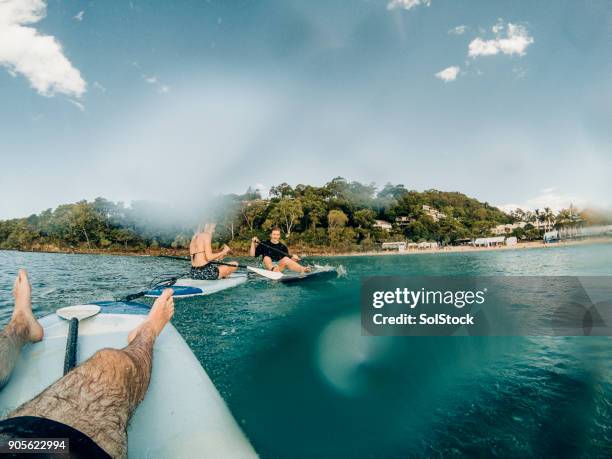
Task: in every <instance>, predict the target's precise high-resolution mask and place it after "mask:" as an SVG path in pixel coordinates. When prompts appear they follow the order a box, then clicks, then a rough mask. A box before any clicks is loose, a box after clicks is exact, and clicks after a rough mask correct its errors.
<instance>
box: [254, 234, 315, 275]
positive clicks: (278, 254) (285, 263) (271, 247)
mask: <svg viewBox="0 0 612 459" xmlns="http://www.w3.org/2000/svg"><path fill="white" fill-rule="evenodd" d="M280 238H281V230H280V228H279V227H274V228H272V231H271V232H270V239H269V240H267V241H265V242H260V241H259V239H258V238H257V236H255V237H254V238H253V239H251V248H250V249H249V255H250V256H252V257H262V258H263V264H264V266H265V267H266V269H268V270H270V271H279V272H282V271H284V270H285V268H289V269H290V270H291V271H295V272H298V273H307V272H310V268H308V267H307V266H302V265H300V264H299V263H298V261H300V257H298V256H297V255H289V249H288V248H287V246H286V245H285V244H283V243H281V241H280Z"/></svg>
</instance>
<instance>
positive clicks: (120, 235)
mask: <svg viewBox="0 0 612 459" xmlns="http://www.w3.org/2000/svg"><path fill="white" fill-rule="evenodd" d="M202 219H211V220H215V221H217V223H218V231H217V233H218V239H219V240H222V241H224V242H228V243H230V244H231V245H232V246H233V247H234V248H236V249H238V251H240V250H244V249H245V248H246V246H247V244H248V241H249V239H250V238H251V237H252V236H254V235H257V236H259V237H264V236H265V235H266V233H267V232H268V231H269V230H270V228H271V227H273V226H275V225H278V226H280V227H281V228H282V230H283V233H284V234H283V236H284V237H285V239H286V240H288V241H289V242H290V243H291V244H294V245H297V246H299V247H301V248H302V249H308V248H311V249H313V250H325V251H348V250H371V249H373V248H375V247H376V244H378V243H380V242H382V241H385V240H411V241H415V242H418V241H436V242H440V243H442V244H445V243H454V242H455V241H457V240H458V239H464V238H473V237H479V236H486V235H488V234H490V230H491V228H493V227H494V226H495V225H498V224H502V223H510V222H512V221H513V217H511V216H509V215H507V214H505V213H503V212H502V211H500V210H499V209H497V208H496V207H493V206H490V205H489V204H487V203H482V202H479V201H477V200H476V199H473V198H470V197H468V196H466V195H464V194H461V193H458V192H444V191H438V190H427V191H423V192H418V191H414V190H408V189H407V188H405V187H404V186H403V185H392V184H387V185H385V186H384V187H383V188H382V189H377V188H376V186H375V185H374V184H362V183H359V182H349V181H347V180H345V179H343V178H341V177H337V178H335V179H333V180H331V181H330V182H328V183H326V184H325V185H323V186H311V185H297V186H295V187H292V186H290V185H288V184H286V183H282V184H280V185H277V186H274V187H272V188H271V190H270V193H269V197H267V198H266V199H262V197H261V196H260V195H259V193H258V192H257V191H253V190H248V191H247V192H246V193H245V194H242V195H238V194H231V195H223V196H219V197H218V198H217V199H216V200H215V206H214V208H212V209H211V208H208V209H196V210H194V212H193V214H192V215H190V216H189V217H187V218H186V217H185V216H184V215H179V214H178V213H177V212H176V211H175V210H174V209H173V208H172V207H170V206H162V205H160V204H157V203H155V204H154V203H148V202H133V203H132V204H131V205H129V206H126V205H124V204H123V203H114V202H110V201H108V200H106V199H103V198H97V199H96V200H94V201H93V202H87V201H80V202H77V203H74V204H64V205H61V206H59V207H57V208H56V209H55V210H51V209H49V210H46V211H44V212H41V213H40V214H38V215H31V216H29V217H27V218H19V219H12V220H6V221H2V222H0V248H11V249H24V250H30V249H34V250H105V251H144V250H149V249H153V250H155V249H159V248H160V247H161V248H164V247H165V248H178V249H181V248H185V247H187V246H188V243H189V239H190V237H191V235H192V234H193V231H194V229H195V227H196V226H197V224H198V223H201V222H199V221H198V220H202ZM380 220H383V221H385V222H388V223H390V224H391V228H388V225H386V224H384V223H383V224H381V223H380V222H377V221H380Z"/></svg>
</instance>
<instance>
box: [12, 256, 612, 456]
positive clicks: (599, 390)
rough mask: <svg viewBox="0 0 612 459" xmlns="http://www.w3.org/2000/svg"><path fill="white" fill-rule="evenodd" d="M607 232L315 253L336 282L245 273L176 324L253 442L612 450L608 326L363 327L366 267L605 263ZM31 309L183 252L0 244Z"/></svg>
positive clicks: (274, 447) (397, 270) (464, 269)
mask: <svg viewBox="0 0 612 459" xmlns="http://www.w3.org/2000/svg"><path fill="white" fill-rule="evenodd" d="M610 260H612V245H598V246H580V247H565V248H554V249H537V250H524V251H520V250H519V251H503V252H481V253H465V254H460V253H454V254H445V255H417V256H385V257H356V258H341V259H322V258H319V259H317V260H316V261H317V262H320V263H331V264H339V263H341V264H342V265H343V266H344V268H345V270H346V274H345V275H344V276H342V277H340V278H338V279H336V280H334V281H331V282H323V283H321V282H311V283H304V284H301V285H291V286H289V285H282V284H274V283H269V282H267V281H262V280H259V281H257V280H251V281H249V282H248V283H246V284H244V285H242V286H239V287H237V288H235V289H231V290H227V291H224V292H221V293H219V294H216V295H214V296H211V297H204V298H194V299H189V300H181V301H178V302H177V308H176V315H175V318H174V319H173V323H174V324H175V326H176V327H177V328H178V330H179V331H180V332H181V333H182V334H183V336H184V337H185V339H186V340H187V342H188V343H189V345H190V346H191V348H192V349H193V350H194V353H195V354H196V356H197V357H198V359H199V360H200V361H201V362H202V364H203V365H204V367H205V368H206V370H207V371H208V373H209V374H210V376H211V378H212V379H213V381H214V382H215V384H216V385H217V387H218V388H219V390H220V391H221V393H222V395H223V396H224V397H225V398H226V400H227V401H228V404H229V405H230V408H231V409H232V411H233V413H234V415H235V416H236V418H237V419H238V421H239V422H240V424H241V425H242V427H243V429H244V430H245V432H246V433H247V434H248V435H249V437H250V438H251V440H252V442H253V444H254V446H255V448H256V449H257V450H258V451H259V452H260V453H261V454H262V456H263V457H313V456H317V457H398V458H399V457H402V458H403V457H407V456H410V455H427V456H449V455H461V454H470V455H476V456H490V455H500V456H508V455H510V456H516V457H518V456H521V457H522V456H581V455H583V456H602V457H603V456H606V451H608V452H609V449H606V448H609V445H610V444H612V428H611V425H612V402H611V400H612V358H611V357H610V344H611V340H610V338H607V337H603V338H597V337H589V338H584V337H583V338H563V337H541V338H487V337H454V338H453V337H427V338H423V337H420V338H407V337H384V338H383V337H371V336H361V331H360V327H359V315H358V314H359V279H360V277H361V276H368V275H390V274H395V275H487V276H488V275H600V276H601V275H604V276H608V275H612V261H610ZM22 266H23V267H26V268H28V270H29V271H30V273H31V278H32V283H33V286H34V303H35V311H36V314H37V315H39V316H40V315H43V314H45V313H49V312H53V311H54V310H55V309H56V308H58V307H61V306H66V305H68V304H74V303H82V302H87V301H91V300H99V299H109V298H113V297H118V296H121V295H123V294H126V293H131V292H135V291H139V290H141V289H142V288H143V287H144V286H146V285H147V283H148V282H149V281H150V279H152V278H153V277H155V276H157V275H160V274H164V273H170V274H174V273H179V272H182V271H184V270H185V265H184V264H183V263H182V262H180V261H172V260H167V259H157V258H145V257H142V258H140V257H106V256H86V255H49V254H25V253H17V252H0V323H2V324H4V323H6V321H7V320H8V318H9V317H10V304H11V302H10V286H11V283H12V278H13V277H14V275H15V273H16V271H17V269H18V268H19V267H22Z"/></svg>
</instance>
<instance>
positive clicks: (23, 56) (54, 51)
mask: <svg viewBox="0 0 612 459" xmlns="http://www.w3.org/2000/svg"><path fill="white" fill-rule="evenodd" d="M46 12H47V11H46V3H45V0H0V65H1V66H4V67H6V68H7V69H8V71H9V73H10V74H11V75H13V76H15V75H16V74H21V75H23V76H25V77H26V78H27V79H28V80H29V81H30V84H31V85H32V87H33V88H34V89H36V91H38V93H39V94H41V95H43V96H49V97H50V96H53V95H55V94H56V93H61V94H66V95H68V96H71V97H77V98H78V97H81V96H82V95H83V94H84V93H85V91H86V88H87V83H85V81H84V80H83V78H82V77H81V74H80V72H79V71H78V70H77V69H76V68H74V67H73V66H72V64H71V63H70V61H69V60H68V59H67V58H66V56H64V54H63V50H62V46H61V44H60V43H59V42H58V41H57V40H56V39H55V37H53V36H51V35H41V34H39V33H38V31H37V30H36V29H35V28H33V27H28V25H30V24H35V23H37V22H39V21H40V20H42V19H43V18H44V17H45V16H46Z"/></svg>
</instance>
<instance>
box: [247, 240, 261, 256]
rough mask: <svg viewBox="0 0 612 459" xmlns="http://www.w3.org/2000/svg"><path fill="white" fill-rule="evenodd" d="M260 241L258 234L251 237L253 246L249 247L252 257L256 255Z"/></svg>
mask: <svg viewBox="0 0 612 459" xmlns="http://www.w3.org/2000/svg"><path fill="white" fill-rule="evenodd" d="M258 243H259V239H258V238H257V236H255V237H254V238H253V239H251V247H250V248H249V256H251V257H254V256H255V250H256V245H257V244H258Z"/></svg>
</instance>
